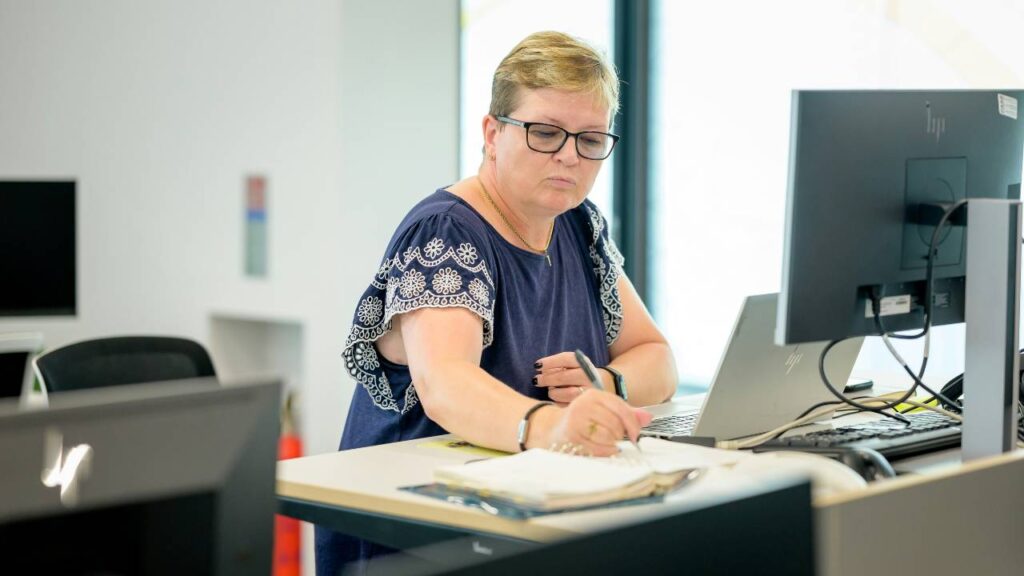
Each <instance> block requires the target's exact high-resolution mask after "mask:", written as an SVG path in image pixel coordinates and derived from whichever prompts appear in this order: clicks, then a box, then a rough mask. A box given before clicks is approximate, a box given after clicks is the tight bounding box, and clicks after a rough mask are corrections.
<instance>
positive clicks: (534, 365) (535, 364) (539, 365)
mask: <svg viewBox="0 0 1024 576" xmlns="http://www.w3.org/2000/svg"><path fill="white" fill-rule="evenodd" d="M541 366H543V364H541V363H540V362H534V363H533V367H534V368H536V369H537V370H540V369H541Z"/></svg>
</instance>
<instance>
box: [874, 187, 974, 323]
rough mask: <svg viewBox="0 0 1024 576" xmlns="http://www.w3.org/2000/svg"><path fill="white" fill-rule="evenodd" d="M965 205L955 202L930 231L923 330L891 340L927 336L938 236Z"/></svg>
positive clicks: (875, 295)
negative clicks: (954, 214) (955, 213)
mask: <svg viewBox="0 0 1024 576" xmlns="http://www.w3.org/2000/svg"><path fill="white" fill-rule="evenodd" d="M966 205H967V200H959V201H957V202H954V203H953V205H952V206H950V207H949V208H947V209H946V211H945V212H943V214H942V217H941V218H939V222H938V223H937V224H936V225H935V229H934V230H932V238H931V242H929V243H928V258H927V260H928V264H927V266H926V267H925V288H924V328H922V329H921V332H919V333H917V334H906V335H903V334H894V335H893V338H897V339H900V340H915V339H917V338H920V337H922V336H924V335H926V334H928V331H929V330H930V329H931V323H932V303H933V302H932V301H933V300H934V298H933V297H932V291H933V288H934V287H933V286H932V284H933V283H934V280H935V256H936V254H937V253H938V244H939V234H940V233H941V231H942V226H943V225H945V224H946V222H947V221H948V220H949V218H950V217H951V216H952V215H953V213H954V212H956V211H957V210H959V209H960V208H961V207H963V206H966ZM876 297H880V295H879V294H878V293H877V289H876V290H874V291H873V294H872V300H874V299H875V298H876ZM876 316H877V312H876ZM875 321H876V323H877V324H878V325H879V326H882V321H881V318H876V319H875ZM881 331H882V332H884V333H885V332H888V330H885V329H884V327H883V329H882V330H881Z"/></svg>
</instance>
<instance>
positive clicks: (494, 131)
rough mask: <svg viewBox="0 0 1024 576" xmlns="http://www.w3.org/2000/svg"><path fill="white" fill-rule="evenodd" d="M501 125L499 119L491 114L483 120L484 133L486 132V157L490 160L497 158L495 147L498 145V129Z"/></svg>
mask: <svg viewBox="0 0 1024 576" xmlns="http://www.w3.org/2000/svg"><path fill="white" fill-rule="evenodd" d="M499 125H500V123H499V122H498V120H497V118H495V117H494V116H491V115H490V114H488V115H486V116H484V119H483V131H484V150H483V152H484V157H486V158H487V159H488V160H494V158H495V146H496V145H497V142H496V139H497V137H498V128H499Z"/></svg>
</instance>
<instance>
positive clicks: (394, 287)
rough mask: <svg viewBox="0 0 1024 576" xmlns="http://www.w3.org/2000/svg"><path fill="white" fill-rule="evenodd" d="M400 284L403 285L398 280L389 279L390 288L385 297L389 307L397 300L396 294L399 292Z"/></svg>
mask: <svg viewBox="0 0 1024 576" xmlns="http://www.w3.org/2000/svg"><path fill="white" fill-rule="evenodd" d="M399 284H401V282H400V281H399V280H398V279H397V278H388V287H387V292H386V293H385V296H384V301H385V302H387V303H388V304H389V305H390V304H391V302H392V301H394V299H395V292H396V291H397V290H398V286H399Z"/></svg>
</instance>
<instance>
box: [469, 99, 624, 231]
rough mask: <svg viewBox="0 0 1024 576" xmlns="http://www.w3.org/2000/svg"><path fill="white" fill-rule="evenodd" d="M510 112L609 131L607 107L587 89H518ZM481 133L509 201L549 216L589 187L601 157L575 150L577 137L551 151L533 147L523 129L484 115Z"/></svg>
mask: <svg viewBox="0 0 1024 576" xmlns="http://www.w3.org/2000/svg"><path fill="white" fill-rule="evenodd" d="M509 117H510V118H513V119H515V120H519V121H522V122H543V123H544V124H553V125H555V126H559V127H561V128H564V129H565V130H568V131H569V132H583V131H587V130H594V131H598V132H607V131H608V108H607V107H605V106H602V105H601V104H599V103H598V100H597V99H596V98H594V97H593V96H591V95H589V94H581V93H578V92H567V91H564V90H556V89H553V88H540V89H536V90H528V89H525V88H524V89H522V92H521V101H520V104H519V107H518V108H516V109H515V110H514V111H513V112H512V113H511V114H510V115H509ZM484 130H485V134H484V137H485V139H486V140H487V143H488V146H489V151H490V152H492V153H493V154H494V155H495V162H496V177H497V180H498V185H499V186H500V189H501V191H502V193H503V195H504V197H505V199H506V200H507V201H509V202H510V203H513V204H517V205H518V206H517V208H519V209H520V210H522V211H524V212H526V214H525V215H527V216H545V217H551V216H555V215H558V214H561V213H562V212H565V211H566V210H571V209H572V208H575V207H576V206H578V205H579V204H580V203H581V202H583V199H584V198H586V197H587V194H589V193H590V189H591V188H592V187H593V185H594V180H595V179H596V178H597V173H598V171H600V170H601V165H602V164H603V163H604V160H588V159H586V158H582V157H580V156H579V154H578V153H577V152H576V139H575V138H574V137H572V136H570V137H569V139H568V140H566V141H565V144H564V145H563V146H562V149H561V150H559V151H558V152H556V153H554V154H545V153H542V152H536V151H534V150H531V149H530V148H529V147H527V145H526V130H525V129H523V128H522V127H520V126H514V125H511V124H504V125H502V124H500V123H499V122H498V121H497V120H495V119H494V118H493V117H491V116H488V117H487V118H486V119H485V121H484Z"/></svg>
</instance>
